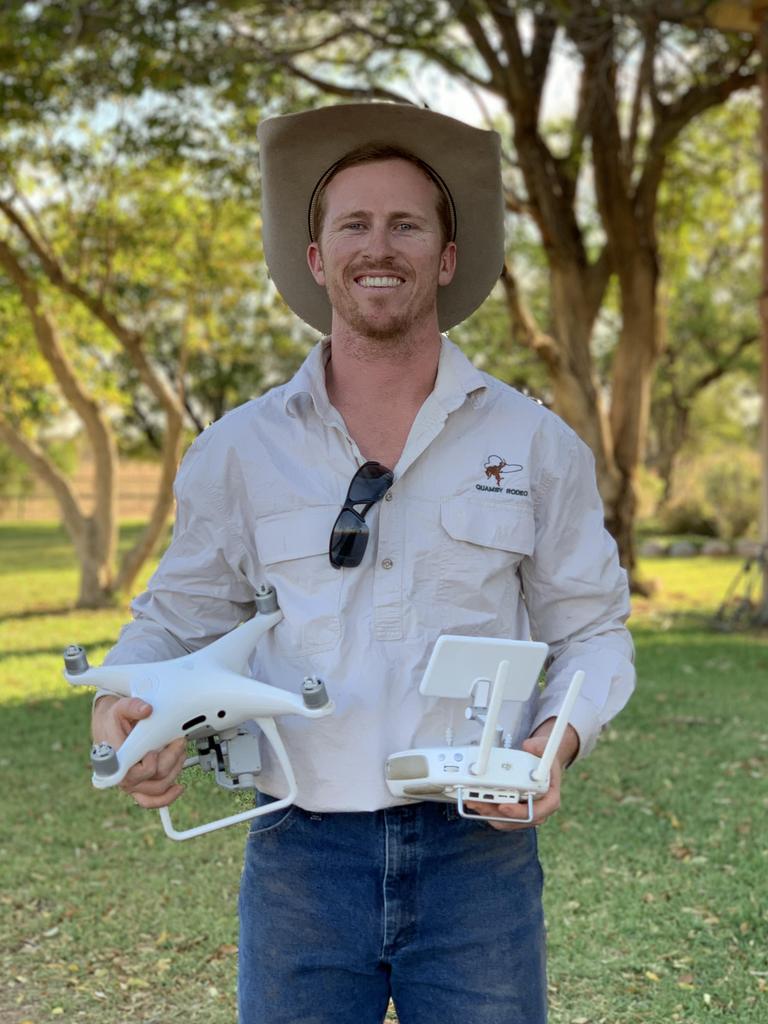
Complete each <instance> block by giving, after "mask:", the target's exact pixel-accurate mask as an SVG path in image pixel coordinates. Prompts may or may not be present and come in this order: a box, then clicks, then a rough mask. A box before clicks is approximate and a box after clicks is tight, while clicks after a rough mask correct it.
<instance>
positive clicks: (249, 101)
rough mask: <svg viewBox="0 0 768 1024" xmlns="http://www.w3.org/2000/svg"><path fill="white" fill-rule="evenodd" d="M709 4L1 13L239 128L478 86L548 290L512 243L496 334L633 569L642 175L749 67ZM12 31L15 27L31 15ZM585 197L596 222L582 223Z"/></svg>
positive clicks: (632, 0) (577, 2) (648, 204)
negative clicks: (540, 311) (352, 102)
mask: <svg viewBox="0 0 768 1024" xmlns="http://www.w3.org/2000/svg"><path fill="white" fill-rule="evenodd" d="M706 6H707V5H706V3H703V2H702V3H700V2H698V0H642V2H641V0H611V2H607V3H601V4H595V3H594V2H592V0H558V2H556V3H545V2H542V0H407V2H406V0H394V2H392V3H389V4H381V3H378V2H374V0H369V2H367V3H364V4H362V5H361V3H360V2H359V0H334V2H331V3H329V2H328V0H304V2H303V3H302V4H300V5H296V4H285V3H282V2H280V3H278V2H276V0H262V2H247V0H246V2H243V0H211V2H209V3H206V4H204V5H201V4H194V3H187V4H184V3H172V2H169V0H163V2H161V3H158V4H157V5H154V7H153V18H152V19H151V21H150V20H149V19H147V18H142V17H141V16H139V17H137V14H136V10H135V7H134V5H127V4H120V3H117V4H98V3H95V4H88V5H85V4H83V5H78V6H77V8H76V12H75V14H73V13H72V10H71V8H69V7H68V5H67V4H65V3H63V0H48V2H42V3H40V4H36V5H22V7H21V8H20V10H21V11H22V12H23V13H22V14H19V15H18V17H19V18H20V19H21V20H22V21H23V20H24V18H26V21H27V22H28V23H32V22H34V23H35V24H36V25H37V26H38V28H39V30H40V32H41V33H42V35H43V37H44V39H45V40H46V46H47V47H48V49H46V47H43V48H42V52H43V53H48V51H49V50H50V46H51V42H50V41H51V39H52V38H53V37H54V36H55V33H56V30H57V28H58V32H59V36H61V34H62V30H64V36H65V38H66V40H67V42H68V44H69V48H65V55H66V59H65V61H64V66H66V63H67V60H68V61H69V63H70V64H71V65H72V66H73V67H74V69H75V72H76V74H77V75H78V76H80V77H81V78H82V80H83V81H84V83H85V86H86V89H93V88H94V82H95V81H98V78H97V76H96V75H95V74H94V69H95V68H97V67H98V66H99V61H101V60H103V59H104V53H105V48H106V47H108V45H109V41H110V40H112V42H113V43H114V42H117V44H118V45H117V46H116V48H115V50H114V52H113V53H112V56H111V60H110V63H109V67H108V69H106V76H105V77H106V78H107V80H108V81H109V82H110V85H111V87H112V88H117V89H118V90H122V91H123V92H124V93H125V92H127V93H138V92H139V91H140V88H141V83H142V82H146V83H148V84H151V85H152V86H153V87H154V88H156V89H158V90H161V91H164V93H165V94H167V95H170V96H174V97H180V96H183V95H184V93H185V90H187V92H189V89H190V86H194V87H195V88H199V89H201V90H203V92H202V93H201V95H204V96H205V97H206V102H207V103H210V104H212V105H216V104H225V105H229V109H230V110H235V111H236V115H233V116H234V117H235V121H236V123H237V125H238V126H239V127H240V128H246V127H247V126H249V125H250V126H251V127H252V124H253V121H254V120H255V118H256V116H258V112H259V111H261V110H262V109H267V110H270V111H271V110H287V109H297V108H299V107H302V106H306V105H310V104H313V103H316V102H317V101H318V98H322V97H337V98H340V99H345V100H349V99H355V98H371V99H390V100H415V101H417V102H419V101H421V100H422V99H423V98H424V96H423V91H424V90H423V89H422V87H421V85H420V81H421V80H429V78H430V76H432V77H434V75H435V74H436V73H438V72H439V74H440V75H442V76H443V77H444V78H445V77H446V76H447V79H448V80H449V81H450V82H452V83H454V85H460V86H462V87H465V88H466V89H467V90H469V91H470V92H471V93H472V94H474V95H475V96H476V97H477V98H478V102H479V103H480V104H481V105H486V106H488V105H490V103H491V102H492V103H493V104H495V109H496V110H497V111H498V113H497V114H495V115H494V117H495V120H496V124H497V126H498V127H499V129H500V130H501V131H502V134H503V135H504V137H505V138H506V139H507V141H508V148H509V155H508V166H507V185H508V189H507V201H508V207H509V210H510V214H512V215H515V216H519V217H524V218H526V219H528V220H529V221H530V222H531V224H533V225H534V227H535V229H536V231H537V232H538V235H539V239H540V241H541V245H542V247H543V250H544V253H545V256H546V262H547V273H548V285H549V297H550V302H549V309H548V311H547V316H546V320H542V319H541V318H540V317H537V316H536V315H535V314H534V312H533V311H532V310H531V308H530V305H529V303H528V302H527V301H526V295H525V289H524V287H523V286H522V285H521V281H520V273H519V265H518V263H517V262H516V260H515V259H514V258H510V260H509V262H508V265H507V267H506V269H505V273H504V277H503V283H504V288H505V295H506V301H507V307H508V311H509V315H510V319H511V324H512V328H511V334H512V336H513V337H514V338H516V339H517V340H518V341H520V342H522V343H523V344H526V345H528V346H530V348H531V349H532V351H535V353H536V354H537V356H538V358H540V359H541V361H542V362H543V364H544V365H545V366H546V368H547V371H548V374H549V378H550V384H551V391H552V399H553V404H554V407H555V408H556V410H557V411H558V412H560V413H561V414H562V415H563V416H564V417H565V419H566V420H568V421H569V422H570V423H571V425H572V426H574V427H575V429H576V430H577V431H578V432H579V433H580V434H581V436H582V437H583V438H584V439H585V441H587V443H588V444H589V445H590V446H591V448H592V450H593V452H594V453H595V459H596V465H597V472H598V480H599V483H600V488H601V492H602V495H603V499H604V503H605V509H606V520H607V523H608V526H609V528H610V529H611V531H612V532H613V534H614V536H615V537H616V539H617V541H618V544H619V548H620V552H621V556H622V561H623V563H624V565H625V566H626V567H627V568H628V569H629V570H630V573H632V574H633V573H634V569H635V549H634V539H633V531H632V526H633V519H634V509H635V496H634V480H635V473H636V469H637V466H638V464H639V462H640V460H641V458H642V455H643V447H644V441H645V435H646V430H647V422H648V410H649V404H650V390H651V381H652V379H653V374H654V370H655V367H656V364H657V362H658V359H659V357H660V354H661V352H662V350H663V342H664V330H663V325H662V319H663V310H662V309H661V307H660V305H659V301H658V293H659V280H660V266H661V263H660V259H661V254H660V250H659V244H658V197H659V189H660V186H661V183H662V181H663V179H664V174H665V169H666V162H667V158H668V154H669V151H670V147H671V146H672V145H673V144H674V142H675V140H676V139H677V138H678V137H679V135H680V133H681V132H682V131H683V130H684V128H685V127H686V125H688V124H689V123H691V122H692V121H693V120H694V119H695V118H696V117H698V116H700V115H701V114H702V113H704V112H705V111H707V110H709V109H711V108H713V107H715V106H717V105H718V104H720V103H722V102H723V101H724V100H726V99H727V98H728V97H729V96H730V95H732V94H733V93H734V92H736V91H738V90H742V89H745V88H748V87H750V86H751V85H753V84H754V82H755V65H756V56H755V53H754V48H753V45H752V43H751V42H750V41H748V40H744V39H741V38H739V37H727V36H723V35H721V34H720V33H718V32H715V31H713V30H710V29H708V28H707V27H706V25H705V23H704V21H703V10H704V8H705V7H706ZM68 10H69V12H70V13H69V15H68V14H67V11H68ZM22 29H23V30H25V31H27V32H28V33H29V32H32V29H30V28H29V24H27V25H26V26H25V25H20V27H19V31H20V33H21V34H23V33H22ZM14 54H15V56H14V60H15V61H16V63H15V64H14V63H13V61H11V64H13V68H12V70H11V72H9V73H8V74H7V75H6V80H7V81H9V82H10V85H8V86H5V88H6V89H7V91H9V92H10V95H11V98H12V99H13V100H14V102H18V103H19V104H20V109H22V110H25V109H26V107H25V106H24V104H25V103H27V104H28V96H27V91H25V86H24V75H23V73H22V72H23V69H24V66H25V59H26V58H24V56H23V54H22V56H19V53H18V50H14ZM83 54H85V56H83ZM556 55H559V56H561V57H562V56H563V55H564V56H565V58H566V59H568V60H570V61H571V63H572V66H573V74H574V78H575V80H576V82H577V86H576V88H575V89H574V90H573V93H574V96H575V104H574V105H573V108H572V109H564V111H563V112H562V114H561V115H560V116H559V118H558V120H557V123H556V124H552V123H551V122H550V121H549V120H548V117H547V114H546V109H545V107H546V105H545V93H546V90H547V89H548V87H549V86H550V84H551V82H552V81H553V69H554V68H555V67H556V64H557V60H556ZM27 63H28V59H27ZM53 65H54V70H53V71H52V70H50V69H49V68H48V67H47V65H46V64H45V62H44V61H42V60H41V61H38V62H37V63H36V64H35V68H36V76H37V77H36V79H35V80H36V81H38V82H40V83H42V85H41V86H40V88H41V90H42V94H43V95H44V97H45V98H46V101H47V102H48V101H50V98H51V97H53V98H54V101H56V102H58V100H57V99H56V97H57V96H58V93H57V90H56V89H50V88H49V89H48V91H47V92H46V91H45V87H46V83H49V82H50V81H52V80H53V81H57V79H56V74H61V71H60V70H59V71H56V70H55V69H56V68H59V69H60V68H61V62H60V61H58V62H57V61H56V60H54V62H53ZM89 70H90V76H89ZM3 87H4V86H2V84H0V89H2V88H3ZM14 90H15V91H14ZM17 94H18V95H17ZM19 96H20V97H21V99H19V98H18V97H19ZM32 101H33V106H34V101H35V97H34V96H33V98H32ZM203 107H205V104H203ZM176 116H177V117H178V109H177V114H176ZM172 117H173V115H172V116H171V122H170V123H177V124H179V125H180V126H179V127H178V130H177V132H176V134H177V135H178V133H179V132H182V133H183V132H184V130H185V127H184V121H183V118H182V120H181V122H178V121H177V122H173V121H172ZM161 120H162V119H161ZM235 121H232V124H235ZM167 123H169V122H166V124H167ZM171 134H172V135H173V133H171ZM590 196H593V197H594V199H593V201H592V200H591V199H590ZM593 206H594V207H596V209H597V211H598V213H599V218H600V224H601V229H600V231H599V232H595V231H594V230H593V229H592V218H591V216H590V210H591V208H592V207H593ZM585 209H586V211H587V212H586V214H585ZM612 279H613V280H615V282H616V284H617V288H618V294H619V303H620V311H621V319H620V326H619V336H618V340H617V344H616V346H615V351H614V353H613V359H612V361H611V369H610V384H609V388H608V389H603V388H601V386H600V381H599V378H598V374H597V372H596V366H595V359H594V354H593V350H592V342H593V339H594V334H595V325H596V323H597V320H598V315H599V313H600V310H601V307H602V305H603V302H604V298H605V294H606V289H607V287H608V283H609V281H611V280H612Z"/></svg>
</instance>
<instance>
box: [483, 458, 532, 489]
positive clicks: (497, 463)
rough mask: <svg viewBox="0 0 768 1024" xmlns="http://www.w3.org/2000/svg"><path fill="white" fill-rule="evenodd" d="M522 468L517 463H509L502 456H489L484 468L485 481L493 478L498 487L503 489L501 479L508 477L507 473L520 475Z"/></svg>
mask: <svg viewBox="0 0 768 1024" xmlns="http://www.w3.org/2000/svg"><path fill="white" fill-rule="evenodd" d="M522 468H523V467H522V466H519V465H518V464H517V463H512V462H507V460H506V459H502V457H501V456H500V455H489V456H488V458H487V459H486V461H485V465H484V466H483V469H484V470H485V479H486V480H490V479H491V477H493V479H494V480H495V481H496V486H497V487H501V478H502V477H503V476H506V475H507V473H519V472H520V470H521V469H522Z"/></svg>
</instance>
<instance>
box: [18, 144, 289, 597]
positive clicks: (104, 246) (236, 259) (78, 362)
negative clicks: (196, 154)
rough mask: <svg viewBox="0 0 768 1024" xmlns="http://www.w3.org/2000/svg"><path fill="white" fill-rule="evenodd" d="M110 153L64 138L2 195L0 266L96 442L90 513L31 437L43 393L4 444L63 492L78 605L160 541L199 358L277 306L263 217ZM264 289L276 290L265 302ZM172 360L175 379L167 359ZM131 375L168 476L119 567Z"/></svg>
mask: <svg viewBox="0 0 768 1024" xmlns="http://www.w3.org/2000/svg"><path fill="white" fill-rule="evenodd" d="M100 145H101V147H102V152H101V153H100V154H99V153H95V152H89V153H84V150H83V144H82V142H80V143H79V148H78V150H77V151H76V152H73V151H72V150H71V149H70V148H69V146H68V145H62V144H61V143H59V144H58V145H54V146H51V147H50V148H49V149H48V150H47V151H46V152H45V153H44V152H42V147H41V146H40V145H38V150H37V151H32V156H31V159H29V158H28V159H29V164H28V170H27V174H26V181H25V180H24V179H23V178H22V177H21V176H19V177H17V178H16V179H15V180H13V181H12V182H11V183H10V187H9V190H8V191H7V192H6V193H5V195H3V196H0V213H1V214H2V215H3V217H4V218H5V221H6V225H7V227H6V230H5V232H4V233H3V235H1V236H0V272H2V273H4V276H5V279H6V282H7V283H6V287H8V286H9V285H12V286H13V287H14V288H15V290H16V293H17V296H18V298H19V299H20V300H21V304H22V305H23V307H24V309H25V310H26V313H27V317H28V323H29V324H30V325H31V328H32V333H33V336H34V341H35V346H36V349H37V354H38V356H42V358H43V360H44V362H45V364H47V368H48V371H49V374H50V377H51V378H52V380H54V381H55V384H56V386H57V388H58V391H59V392H60V394H61V396H62V397H63V398H64V400H65V401H66V403H67V404H68V405H69V407H70V408H71V409H72V411H74V413H75V414H76V415H77V416H78V417H79V418H80V420H81V422H82V424H83V427H84V429H85V432H86V434H87V436H88V439H89V444H90V447H91V449H92V451H93V455H94V465H95V473H94V492H95V499H94V508H93V510H92V511H86V510H85V509H84V508H83V506H82V505H81V504H80V503H79V502H78V500H77V497H76V495H75V493H74V491H73V490H72V487H71V485H70V483H69V481H68V480H67V478H66V476H65V475H64V474H63V473H61V472H60V471H59V470H58V469H57V467H56V466H55V464H54V463H53V461H52V460H51V459H50V457H49V456H48V455H47V453H46V450H45V446H44V445H43V444H41V443H40V442H39V441H38V440H36V438H35V431H34V429H31V428H32V427H33V426H34V424H33V423H32V420H33V419H34V417H31V416H30V412H31V410H32V409H34V407H35V406H34V402H35V401H37V400H38V398H37V396H39V394H40V393H41V389H40V388H39V387H38V389H37V391H36V392H35V389H34V388H33V389H32V391H33V392H35V395H34V401H33V402H31V403H30V402H29V401H27V402H26V403H20V402H19V401H18V397H17V398H16V400H15V401H13V402H12V401H10V399H9V396H7V395H6V400H5V401H4V402H3V405H2V407H0V438H2V439H3V440H4V441H5V443H6V444H7V445H8V446H9V447H10V448H11V450H12V451H13V452H14V453H15V454H16V455H17V456H18V457H20V458H22V459H24V460H25V461H26V463H27V464H28V465H29V466H30V467H31V468H32V469H33V471H34V472H35V473H36V474H37V475H38V476H39V477H40V478H41V479H42V480H43V481H44V482H45V483H46V484H47V485H48V486H49V487H50V488H51V489H52V491H53V493H54V495H55V496H56V498H57V500H58V502H59V506H60V509H61V513H62V519H63V521H64V524H65V526H66V528H67V530H68V532H69V534H70V537H71V538H72V541H73V544H74V546H75V548H76V551H77V553H78V556H79V560H80V564H81V582H80V593H79V596H78V604H79V605H81V606H89V607H93V606H98V605H100V604H104V603H109V602H111V601H113V600H114V599H115V597H116V596H117V595H118V594H120V593H122V592H124V591H126V590H128V589H129V588H130V586H131V585H132V583H133V581H134V580H135V578H136V575H137V573H138V572H139V570H140V568H141V566H142V565H143V564H144V562H145V561H146V559H147V558H148V557H149V555H150V554H151V553H152V551H153V550H154V549H155V548H156V546H157V544H158V543H159V540H160V539H161V537H162V534H163V530H164V527H165V525H166V522H167V518H168V513H169V510H170V507H171V502H172V484H173V479H174V476H175V472H176V467H177V463H178V458H179V454H180V450H181V444H182V436H183V427H184V422H185V419H186V418H187V412H186V405H185V399H187V400H189V399H190V398H191V399H192V400H193V401H194V397H195V396H194V390H193V392H192V395H191V396H187V395H186V394H185V387H186V384H187V383H188V371H189V364H190V361H191V360H197V361H200V360H202V359H204V358H206V357H207V358H209V359H210V358H214V357H215V352H211V349H215V347H216V346H217V345H222V346H223V345H226V344H227V343H228V342H231V340H232V334H233V333H237V332H239V331H240V330H242V329H244V328H247V327H248V326H250V324H249V318H248V317H247V316H246V315H242V311H238V308H237V307H238V303H239V304H240V305H241V306H242V307H245V306H249V308H250V323H252V322H253V320H254V318H255V317H257V316H258V315H259V314H260V313H261V311H262V309H263V298H264V295H262V296H261V299H262V301H261V302H260V301H259V295H258V288H257V285H255V284H254V280H253V279H252V277H250V272H252V271H253V270H254V266H255V263H256V262H257V261H258V259H259V253H258V248H257V247H255V246H254V243H253V236H254V235H255V234H256V233H257V225H256V223H255V214H254V213H253V212H251V213H250V216H248V215H246V214H244V212H243V209H242V207H241V206H240V204H239V203H238V202H235V201H234V200H233V198H232V197H229V198H227V197H226V196H225V195H221V194H219V193H218V192H216V193H215V194H209V193H207V192H206V190H205V187H204V186H205V181H204V180H201V178H200V175H199V174H198V175H197V177H196V176H195V172H194V168H191V167H189V166H185V165H184V164H183V162H182V163H178V162H177V166H175V167H173V166H169V165H168V163H167V162H161V161H157V160H154V161H153V160H151V159H150V160H146V159H139V158H133V159H132V160H131V161H130V162H129V161H128V160H127V159H126V157H125V156H124V155H123V154H122V153H121V152H119V151H110V147H109V146H108V145H106V144H105V141H104V139H103V138H102V140H101V143H100ZM27 151H28V153H29V152H30V151H29V148H28V150H27ZM75 157H80V158H81V159H80V164H79V165H78V163H77V161H76V159H75ZM25 186H26V187H25ZM170 254H172V256H171V255H170ZM267 288H268V286H267V284H266V282H263V283H262V292H263V293H264V294H266V291H267ZM222 311H223V313H222ZM238 312H240V314H241V315H238ZM213 333H215V334H216V339H215V342H213V341H212V339H211V335H212V334H213ZM243 344H244V342H243V341H242V340H241V341H240V345H241V346H242V345H243ZM260 348H261V351H262V352H263V351H264V349H265V348H266V344H265V342H264V341H262V342H261V345H259V343H258V342H255V343H253V344H252V345H251V356H252V357H253V356H254V355H256V354H257V353H258V352H259V349H260ZM28 350H29V346H28V345H27V357H28ZM162 351H164V352H165V353H166V357H165V358H166V365H167V367H168V371H169V372H168V373H167V374H166V373H165V372H164V371H163V369H162V361H163V360H162V358H161V359H159V360H158V359H157V358H156V355H157V353H158V352H162ZM171 354H172V355H171ZM296 354H297V353H296V350H295V349H294V355H296ZM274 362H275V360H264V361H263V362H262V363H261V364H259V372H260V373H261V374H262V375H264V374H265V373H268V372H269V369H270V366H271V365H274ZM294 362H295V360H294ZM19 365H20V361H19V360H17V362H16V367H17V369H18V366H19ZM126 367H130V374H131V375H132V377H133V378H134V380H133V383H134V385H135V387H134V394H135V395H137V396H139V397H138V399H137V400H138V401H141V402H142V403H143V404H144V406H145V407H147V408H149V409H150V410H151V413H150V415H151V418H152V420H153V421H154V427H155V436H156V437H157V438H158V439H159V444H160V448H161V467H162V470H161V482H160V486H159V489H158V493H157V495H156V498H155V502H154V507H153V511H152V513H151V515H150V518H149V521H148V523H147V524H146V527H145V529H144V530H143V532H142V533H141V535H140V536H139V538H138V539H137V541H136V543H135V544H134V546H133V547H132V548H131V549H130V550H129V551H127V552H126V553H125V555H124V556H123V557H122V559H121V561H120V564H119V566H116V565H115V552H116V540H117V522H116V514H115V502H116V491H115V473H116V459H117V430H116V425H117V424H118V423H119V421H120V419H121V407H125V405H126V402H125V395H124V393H121V391H120V389H119V384H120V383H121V382H123V381H124V380H125V377H126ZM256 377H257V374H256V373H253V374H252V375H251V379H252V380H253V379H254V378H256ZM47 390H48V393H50V387H49V388H48V389H47ZM28 397H29V396H28ZM38 422H39V418H38Z"/></svg>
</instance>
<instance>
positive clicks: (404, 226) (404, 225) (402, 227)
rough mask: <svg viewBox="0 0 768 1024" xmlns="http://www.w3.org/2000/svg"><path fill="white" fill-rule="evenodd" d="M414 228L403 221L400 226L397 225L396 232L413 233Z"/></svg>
mask: <svg viewBox="0 0 768 1024" xmlns="http://www.w3.org/2000/svg"><path fill="white" fill-rule="evenodd" d="M414 227H415V225H414V224H411V223H409V222H408V221H403V223H402V224H398V225H397V230H398V231H413V229H414Z"/></svg>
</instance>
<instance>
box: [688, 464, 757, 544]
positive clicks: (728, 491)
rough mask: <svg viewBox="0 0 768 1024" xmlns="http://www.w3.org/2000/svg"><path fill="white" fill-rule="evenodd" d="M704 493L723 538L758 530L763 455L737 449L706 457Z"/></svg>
mask: <svg viewBox="0 0 768 1024" xmlns="http://www.w3.org/2000/svg"><path fill="white" fill-rule="evenodd" d="M703 462H704V466H703V467H702V476H703V483H704V492H705V495H706V498H707V502H708V504H709V507H710V509H711V515H712V517H713V519H714V521H715V523H716V525H717V532H718V536H720V537H722V538H723V540H737V539H738V538H739V537H744V536H746V534H748V533H750V532H751V531H752V530H754V529H756V527H757V523H758V520H759V518H760V457H759V455H758V454H757V452H751V451H744V450H739V449H736V450H735V451H731V452H723V453H722V454H718V455H710V456H708V457H707V458H706V459H704V460H703Z"/></svg>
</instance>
